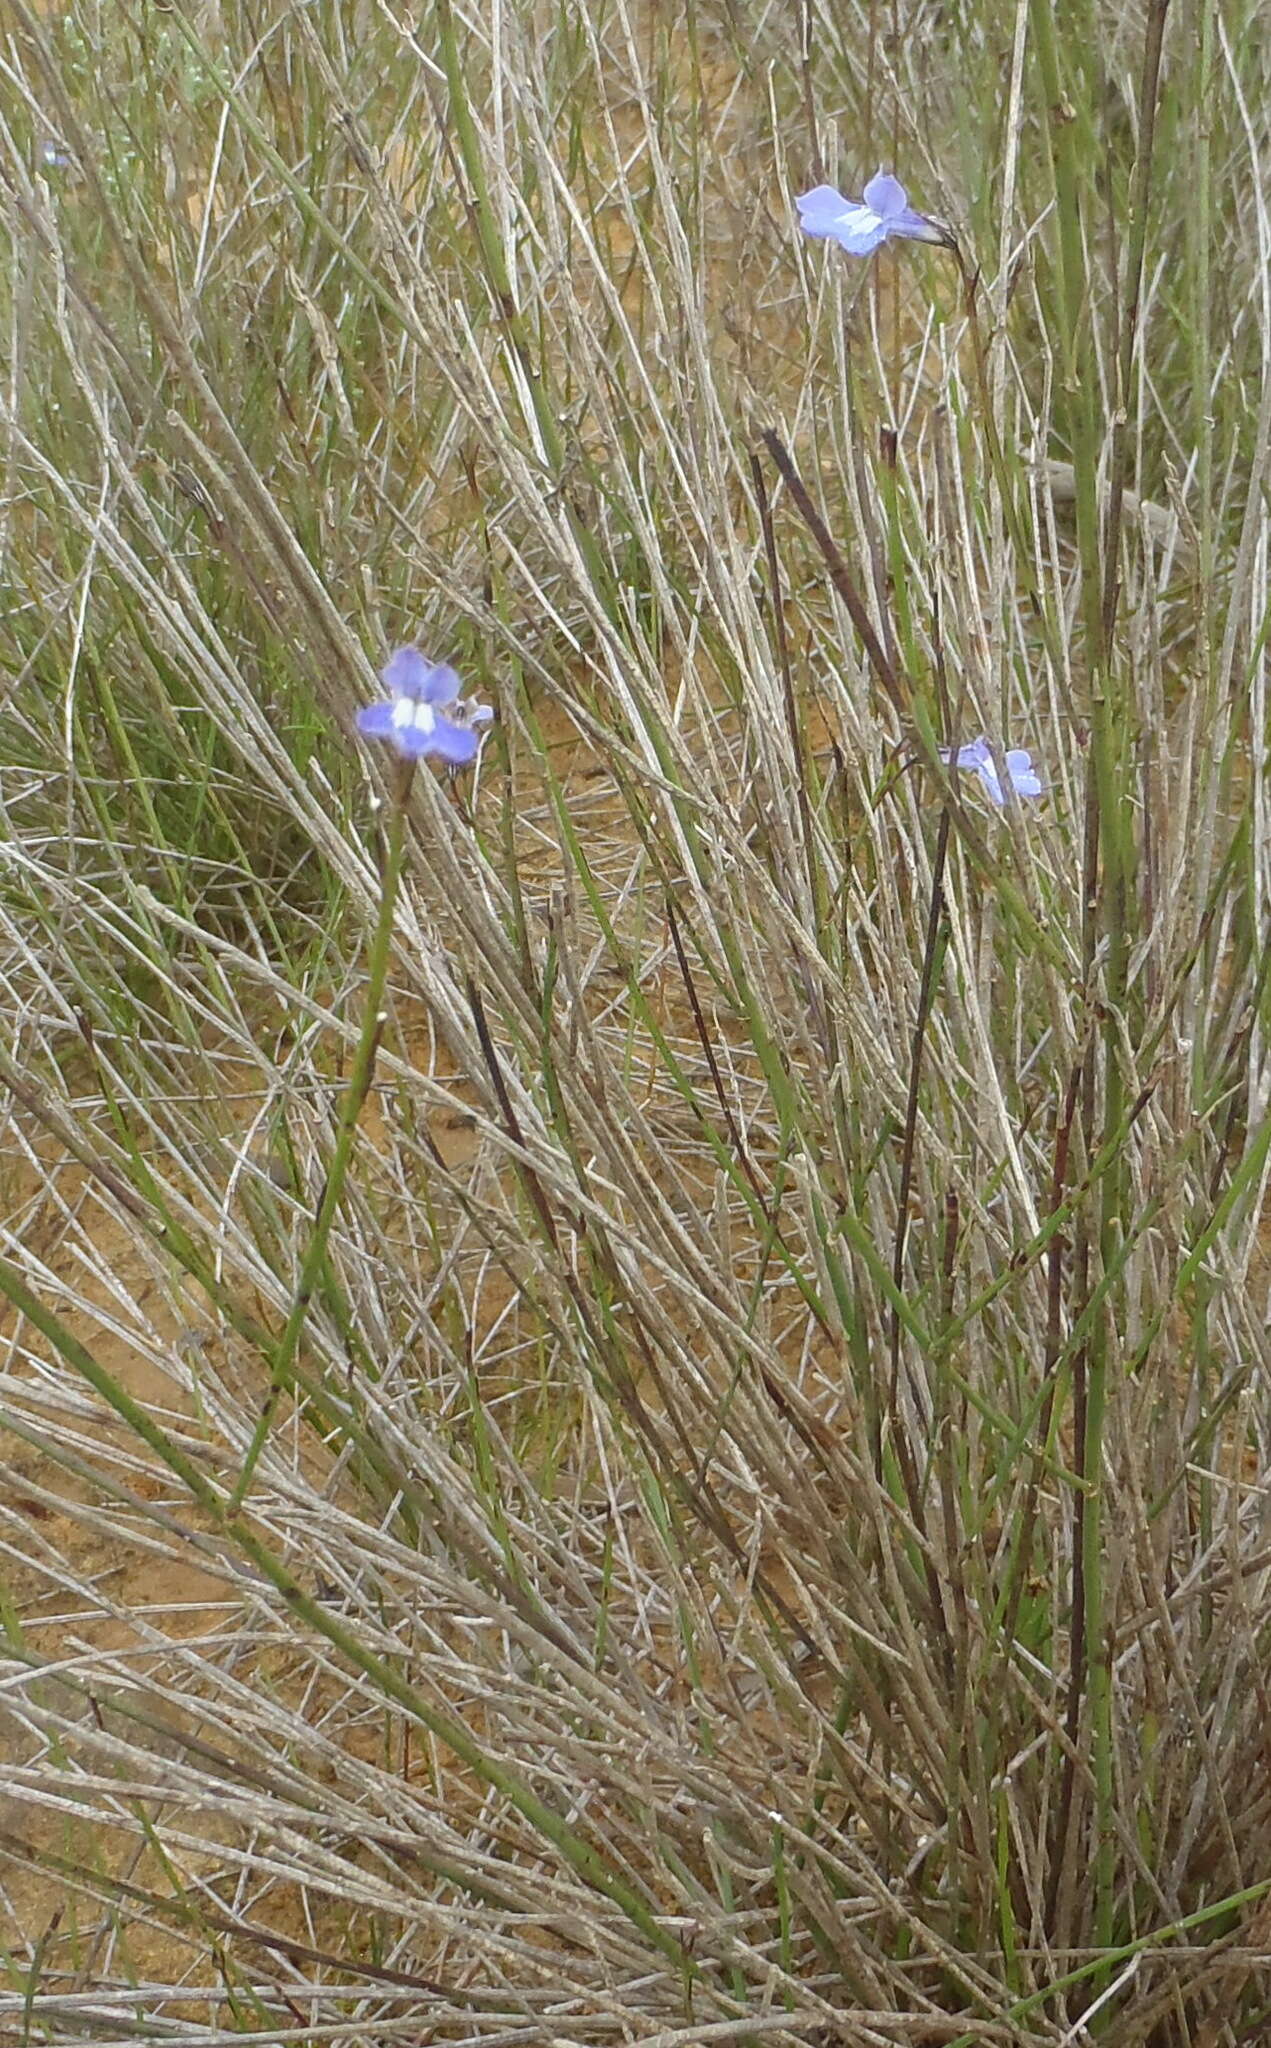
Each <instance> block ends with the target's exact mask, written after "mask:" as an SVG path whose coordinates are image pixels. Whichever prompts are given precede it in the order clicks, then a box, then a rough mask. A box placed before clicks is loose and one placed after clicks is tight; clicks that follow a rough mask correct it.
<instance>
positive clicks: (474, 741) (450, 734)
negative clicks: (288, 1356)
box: [357, 647, 494, 768]
mask: <svg viewBox="0 0 1271 2048" xmlns="http://www.w3.org/2000/svg"><path fill="white" fill-rule="evenodd" d="M380 679H381V681H382V682H384V683H385V684H386V685H387V687H388V688H389V689H390V690H391V691H392V696H391V697H390V698H389V699H388V701H387V702H386V703H380V704H368V705H367V706H366V707H365V709H364V710H361V711H359V712H358V714H357V729H358V731H359V732H360V733H361V734H362V735H363V737H364V738H366V739H374V740H388V741H389V742H390V743H391V745H392V746H393V747H394V748H395V750H396V752H397V753H398V754H400V755H401V756H402V758H403V759H404V760H407V761H418V760H422V759H423V757H424V755H426V754H432V755H435V756H436V758H437V759H438V760H439V761H445V762H448V763H449V765H450V766H451V767H452V768H464V767H466V766H467V765H468V764H469V762H471V761H475V759H476V757H477V754H478V752H479V751H480V747H481V735H480V733H478V732H477V731H476V730H475V729H474V728H475V727H476V726H478V725H484V724H486V723H487V722H488V721H489V720H490V719H492V718H493V717H494V713H493V711H492V710H491V709H490V707H489V705H488V704H469V703H465V701H464V700H463V698H462V697H461V696H460V694H459V691H460V687H461V686H460V682H459V678H458V676H457V675H456V674H455V671H454V670H453V669H452V668H448V667H447V666H446V664H445V663H444V662H431V661H427V660H426V659H425V658H424V656H423V655H422V654H421V653H420V651H419V649H418V648H417V647H399V648H398V649H397V650H396V652H395V653H394V654H392V655H390V656H389V659H388V660H387V661H386V662H385V664H384V666H383V668H382V669H381V670H380ZM442 705H444V707H445V709H444V710H441V709H439V708H438V707H439V706H442Z"/></svg>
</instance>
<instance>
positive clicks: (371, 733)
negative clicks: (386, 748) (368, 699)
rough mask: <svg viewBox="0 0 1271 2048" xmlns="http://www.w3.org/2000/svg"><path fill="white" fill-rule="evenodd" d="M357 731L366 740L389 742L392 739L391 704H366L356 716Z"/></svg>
mask: <svg viewBox="0 0 1271 2048" xmlns="http://www.w3.org/2000/svg"><path fill="white" fill-rule="evenodd" d="M357 729H358V731H359V732H360V733H361V734H362V735H363V736H364V738H366V739H368V740H391V739H392V737H393V707H392V705H391V704H368V705H367V706H366V708H365V710H363V711H359V712H358V715H357Z"/></svg>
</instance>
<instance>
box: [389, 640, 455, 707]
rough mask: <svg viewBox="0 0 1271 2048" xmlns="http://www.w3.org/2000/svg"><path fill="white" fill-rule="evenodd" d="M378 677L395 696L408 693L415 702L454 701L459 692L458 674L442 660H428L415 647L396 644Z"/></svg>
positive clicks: (404, 695)
mask: <svg viewBox="0 0 1271 2048" xmlns="http://www.w3.org/2000/svg"><path fill="white" fill-rule="evenodd" d="M380 681H381V682H382V683H383V684H384V685H385V686H386V688H388V689H390V690H391V691H392V693H393V695H394V696H395V697H410V698H411V699H412V700H413V701H414V702H415V703H416V704H453V703H454V701H455V698H456V697H457V696H458V695H459V687H460V686H459V678H458V676H457V675H456V674H455V672H454V670H453V669H452V668H447V666H446V664H445V662H444V661H442V662H433V661H428V660H426V659H425V657H424V656H423V655H422V654H421V653H420V651H419V649H418V648H417V647H399V648H398V649H397V652H396V653H395V654H390V656H389V658H388V660H387V661H386V662H385V664H384V666H383V668H382V669H381V670H380Z"/></svg>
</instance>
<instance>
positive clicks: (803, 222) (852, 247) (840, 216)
mask: <svg viewBox="0 0 1271 2048" xmlns="http://www.w3.org/2000/svg"><path fill="white" fill-rule="evenodd" d="M795 205H796V206H797V207H798V209H799V225H800V227H801V228H802V229H803V231H804V233H805V234H807V235H815V236H816V237H817V238H818V240H821V241H826V240H828V241H835V242H837V243H838V244H839V245H840V247H842V248H844V249H846V250H847V252H848V254H849V255H851V256H872V255H873V253H874V251H875V249H880V248H881V247H882V245H883V243H884V242H885V241H886V240H887V239H888V237H889V236H890V235H897V236H903V237H905V238H907V239H908V240H909V241H913V242H941V243H943V242H947V241H948V239H949V237H948V233H947V231H946V230H945V229H944V228H942V227H941V226H940V224H939V222H938V221H933V220H929V219H928V218H927V216H926V214H925V213H916V212H915V211H914V209H913V208H912V207H911V206H910V204H909V201H908V196H907V194H906V192H905V188H904V186H903V185H902V184H901V183H900V182H899V180H898V179H896V178H893V177H892V176H890V174H889V173H888V172H886V171H879V172H878V173H877V175H876V176H875V177H873V178H871V179H870V181H869V183H868V185H867V186H866V187H865V193H864V197H863V198H861V199H848V198H845V197H844V195H843V194H842V193H841V192H836V191H835V189H834V187H833V185H814V186H813V188H812V190H811V191H810V192H805V193H803V194H802V196H801V197H800V198H798V199H796V200H795Z"/></svg>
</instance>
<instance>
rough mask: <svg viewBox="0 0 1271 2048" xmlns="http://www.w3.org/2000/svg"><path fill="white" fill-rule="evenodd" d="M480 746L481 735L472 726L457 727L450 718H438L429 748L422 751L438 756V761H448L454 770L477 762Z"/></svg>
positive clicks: (429, 741)
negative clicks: (471, 762)
mask: <svg viewBox="0 0 1271 2048" xmlns="http://www.w3.org/2000/svg"><path fill="white" fill-rule="evenodd" d="M480 745H481V738H480V735H479V734H478V733H475V732H473V731H472V729H471V727H470V726H466V725H455V724H454V723H453V722H452V720H450V719H449V718H442V717H441V716H438V719H437V723H436V725H435V726H434V727H433V729H432V732H431V733H430V735H429V738H428V744H427V747H426V748H423V749H421V751H422V752H426V753H429V754H436V756H437V758H438V760H440V761H448V762H449V763H450V765H451V767H452V768H463V767H466V766H467V764H468V762H469V761H475V760H476V758H477V749H478V748H479V747H480Z"/></svg>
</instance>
